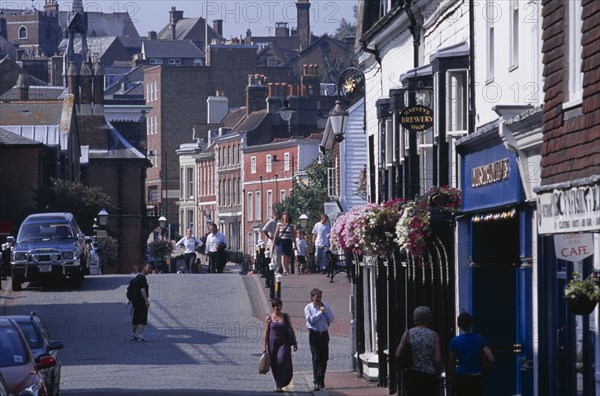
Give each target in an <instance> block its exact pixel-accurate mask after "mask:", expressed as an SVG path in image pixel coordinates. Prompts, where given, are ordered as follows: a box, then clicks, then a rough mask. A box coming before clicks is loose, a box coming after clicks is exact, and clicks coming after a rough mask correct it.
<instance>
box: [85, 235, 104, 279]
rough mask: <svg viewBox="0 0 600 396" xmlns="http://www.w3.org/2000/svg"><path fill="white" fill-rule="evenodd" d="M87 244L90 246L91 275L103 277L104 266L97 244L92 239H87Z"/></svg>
mask: <svg viewBox="0 0 600 396" xmlns="http://www.w3.org/2000/svg"><path fill="white" fill-rule="evenodd" d="M85 243H86V244H87V246H88V254H89V268H90V275H102V266H101V265H100V256H99V255H98V250H97V249H96V244H95V243H94V241H93V240H92V238H90V237H85Z"/></svg>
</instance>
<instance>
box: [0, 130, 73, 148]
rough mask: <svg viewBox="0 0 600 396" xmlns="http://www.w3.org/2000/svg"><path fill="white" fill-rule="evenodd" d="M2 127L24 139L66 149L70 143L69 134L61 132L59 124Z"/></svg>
mask: <svg viewBox="0 0 600 396" xmlns="http://www.w3.org/2000/svg"><path fill="white" fill-rule="evenodd" d="M2 128H3V129H4V130H6V131H9V132H12V133H13V134H15V135H17V136H20V137H21V138H23V139H27V140H30V141H32V142H38V143H43V144H45V145H46V146H58V147H60V148H61V149H62V150H65V149H66V148H67V145H68V135H67V134H64V133H62V134H61V133H60V130H59V126H58V125H5V126H3V127H2Z"/></svg>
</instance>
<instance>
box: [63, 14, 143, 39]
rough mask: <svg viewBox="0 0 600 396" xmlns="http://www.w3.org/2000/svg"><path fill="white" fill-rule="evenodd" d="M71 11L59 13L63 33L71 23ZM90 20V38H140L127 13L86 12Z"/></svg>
mask: <svg viewBox="0 0 600 396" xmlns="http://www.w3.org/2000/svg"><path fill="white" fill-rule="evenodd" d="M70 14H71V13H70V11H59V12H58V21H59V24H60V27H61V29H62V31H64V30H65V29H66V28H67V26H68V24H69V22H70V18H69V16H70ZM86 14H87V17H88V18H87V19H88V37H93V36H96V37H101V36H119V37H139V36H140V35H139V33H138V31H137V29H136V28H135V25H134V24H133V22H132V20H131V17H130V16H129V14H128V13H127V12H114V13H113V12H111V13H103V12H94V11H86Z"/></svg>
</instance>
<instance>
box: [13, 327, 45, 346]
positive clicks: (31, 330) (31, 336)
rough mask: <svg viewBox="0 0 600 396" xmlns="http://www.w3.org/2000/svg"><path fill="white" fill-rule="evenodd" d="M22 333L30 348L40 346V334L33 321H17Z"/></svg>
mask: <svg viewBox="0 0 600 396" xmlns="http://www.w3.org/2000/svg"><path fill="white" fill-rule="evenodd" d="M17 324H18V325H19V327H20V328H21V331H22V332H23V335H25V338H26V339H27V343H28V344H29V347H30V348H41V347H42V339H41V338H40V334H39V333H38V330H37V329H36V328H35V326H34V325H33V323H31V322H29V321H28V322H17Z"/></svg>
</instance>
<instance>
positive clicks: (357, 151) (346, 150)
mask: <svg viewBox="0 0 600 396" xmlns="http://www.w3.org/2000/svg"><path fill="white" fill-rule="evenodd" d="M364 103H365V101H364V99H360V100H359V101H358V102H356V103H354V104H353V105H352V106H351V107H350V108H349V109H348V114H349V117H348V124H347V125H346V130H345V132H344V135H345V139H344V141H343V142H342V144H341V147H340V150H341V151H340V158H342V160H341V164H340V175H342V176H341V178H342V182H341V185H340V198H341V205H342V209H343V210H344V211H348V209H350V208H353V207H356V206H361V205H364V204H366V203H367V202H366V201H365V200H364V199H362V198H361V197H359V196H358V195H357V190H358V188H357V187H358V185H357V182H358V179H359V175H360V172H361V171H362V169H363V168H364V166H366V164H367V144H366V135H365V132H364V130H363V116H364Z"/></svg>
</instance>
